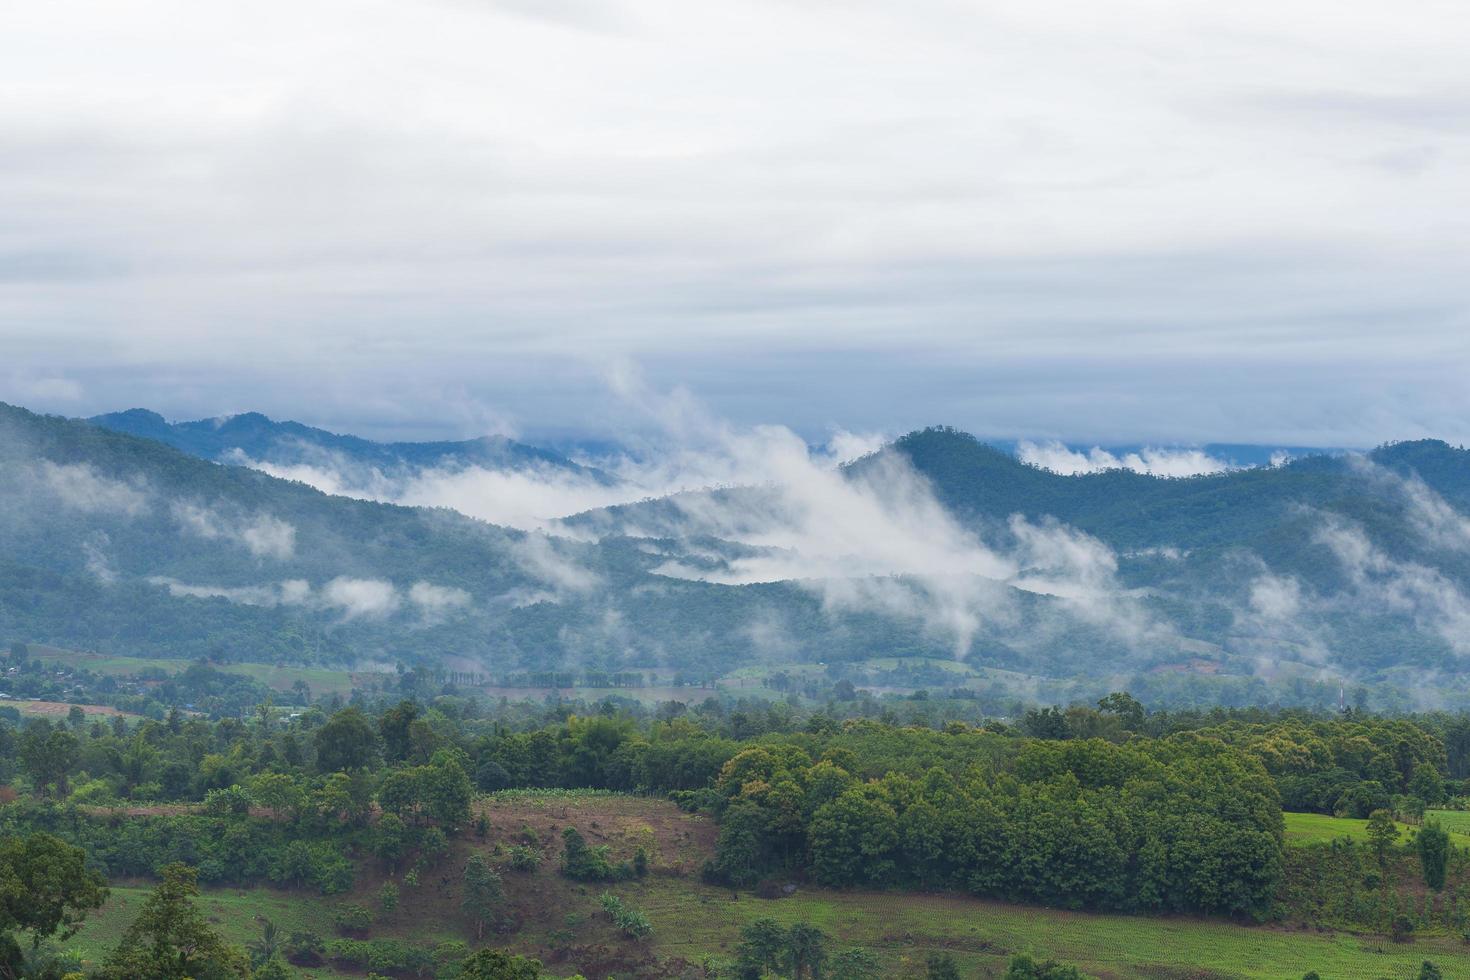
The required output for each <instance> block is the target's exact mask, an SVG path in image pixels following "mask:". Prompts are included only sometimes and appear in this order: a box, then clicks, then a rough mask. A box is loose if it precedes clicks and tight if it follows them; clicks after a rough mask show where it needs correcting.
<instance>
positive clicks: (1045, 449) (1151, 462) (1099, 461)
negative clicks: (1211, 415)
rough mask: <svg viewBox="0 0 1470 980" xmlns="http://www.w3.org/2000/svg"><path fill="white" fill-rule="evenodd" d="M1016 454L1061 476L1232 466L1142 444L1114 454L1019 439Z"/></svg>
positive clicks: (1186, 472) (1174, 473)
mask: <svg viewBox="0 0 1470 980" xmlns="http://www.w3.org/2000/svg"><path fill="white" fill-rule="evenodd" d="M1016 455H1017V457H1019V458H1020V460H1021V461H1022V462H1023V463H1028V464H1030V465H1032V466H1037V467H1040V468H1041V469H1044V470H1050V471H1051V472H1053V473H1060V474H1061V475H1063V476H1076V475H1078V474H1080V473H1102V472H1104V471H1106V470H1132V471H1133V472H1135V473H1143V474H1145V475H1147V476H1163V477H1181V476H1202V475H1205V474H1209V473H1223V472H1225V471H1226V470H1229V469H1232V468H1233V467H1232V466H1231V464H1230V463H1228V462H1226V461H1225V460H1223V459H1218V458H1216V457H1214V456H1211V455H1210V454H1208V453H1206V452H1203V451H1201V450H1198V449H1156V448H1152V447H1146V448H1144V449H1140V450H1138V451H1137V452H1130V453H1124V454H1123V455H1121V456H1116V455H1114V454H1113V453H1110V452H1108V451H1107V450H1106V449H1103V448H1101V447H1099V446H1093V447H1092V448H1091V449H1090V450H1088V451H1087V452H1085V453H1083V452H1079V451H1077V450H1075V449H1071V448H1068V447H1067V446H1066V445H1064V444H1062V443H1060V442H1056V441H1051V442H1043V443H1036V442H1028V441H1023V442H1020V443H1018V444H1017V446H1016ZM1273 461H1274V457H1273Z"/></svg>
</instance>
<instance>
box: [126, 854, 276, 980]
mask: <svg viewBox="0 0 1470 980" xmlns="http://www.w3.org/2000/svg"><path fill="white" fill-rule="evenodd" d="M198 894H199V885H198V883H197V879H196V875H195V871H194V869H193V868H191V867H189V866H188V865H185V864H170V865H168V866H167V867H165V868H164V869H163V881H162V882H161V883H160V884H159V886H158V887H157V888H155V889H154V890H153V894H151V895H149V896H148V899H147V900H146V901H145V902H144V903H143V908H142V909H141V910H140V911H139V912H138V918H137V919H135V920H134V921H133V924H132V925H131V926H129V927H128V931H127V932H125V933H123V937H122V939H121V940H119V941H118V944H117V946H116V947H114V948H113V950H112V952H111V953H109V954H108V956H107V959H106V961H105V962H104V963H103V965H102V976H103V977H104V978H105V980H142V978H147V980H242V978H245V977H248V976H249V975H250V964H249V961H248V960H247V959H246V958H245V954H244V953H243V952H241V951H240V950H239V949H236V948H235V947H233V946H231V945H229V944H228V943H226V942H225V941H224V939H223V938H222V937H221V936H220V935H219V933H217V932H215V931H214V930H213V929H211V928H210V926H209V923H208V922H206V921H205V919H204V916H203V915H202V914H201V913H200V911H199V909H197V908H196V907H195V906H194V898H195V897H196V896H198Z"/></svg>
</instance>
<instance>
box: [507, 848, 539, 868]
mask: <svg viewBox="0 0 1470 980" xmlns="http://www.w3.org/2000/svg"><path fill="white" fill-rule="evenodd" d="M509 853H510V866H511V868H512V869H513V870H515V871H535V870H536V869H537V868H538V867H539V866H540V865H541V853H540V852H539V851H537V850H536V849H535V848H534V847H527V846H526V845H524V844H512V845H511V846H510V851H509Z"/></svg>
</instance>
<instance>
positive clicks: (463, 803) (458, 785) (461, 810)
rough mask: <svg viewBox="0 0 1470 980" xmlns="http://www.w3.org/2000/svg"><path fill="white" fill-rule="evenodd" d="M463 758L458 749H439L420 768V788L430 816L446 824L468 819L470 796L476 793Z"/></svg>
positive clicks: (461, 823) (462, 823)
mask: <svg viewBox="0 0 1470 980" xmlns="http://www.w3.org/2000/svg"><path fill="white" fill-rule="evenodd" d="M462 759H463V756H462V755H461V754H460V752H459V751H458V750H455V749H440V750H439V751H437V752H435V753H434V757H433V758H432V759H430V760H429V764H428V765H427V766H426V767H424V770H423V776H422V787H421V790H420V792H421V795H422V798H423V801H424V805H425V807H426V808H427V809H428V811H429V816H431V817H433V818H434V819H435V820H437V821H439V822H440V823H441V824H443V825H444V826H446V827H449V828H457V827H461V826H463V825H464V824H465V823H467V822H468V821H469V819H470V800H472V799H474V796H475V787H474V784H473V783H471V782H470V777H469V775H468V774H467V773H466V772H465V767H464V763H463V761H462Z"/></svg>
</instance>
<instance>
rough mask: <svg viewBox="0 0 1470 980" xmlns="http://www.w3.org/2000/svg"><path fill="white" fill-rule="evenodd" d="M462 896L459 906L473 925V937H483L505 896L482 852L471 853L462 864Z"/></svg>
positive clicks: (496, 875) (498, 880) (498, 879)
mask: <svg viewBox="0 0 1470 980" xmlns="http://www.w3.org/2000/svg"><path fill="white" fill-rule="evenodd" d="M463 878H464V898H463V899H462V900H461V901H460V903H459V904H460V908H462V909H464V911H465V914H467V915H468V916H469V917H470V921H471V922H473V923H474V926H475V939H477V940H479V939H483V938H484V937H485V927H486V926H487V925H489V924H490V923H492V922H494V921H495V917H496V916H497V915H498V914H499V911H500V903H501V901H502V900H503V899H504V897H505V892H504V889H503V888H502V886H501V880H500V875H498V874H496V873H495V869H494V868H492V867H490V863H489V862H488V861H486V860H485V856H484V855H483V854H471V855H470V859H469V860H468V861H466V862H465V866H464V875H463Z"/></svg>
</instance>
